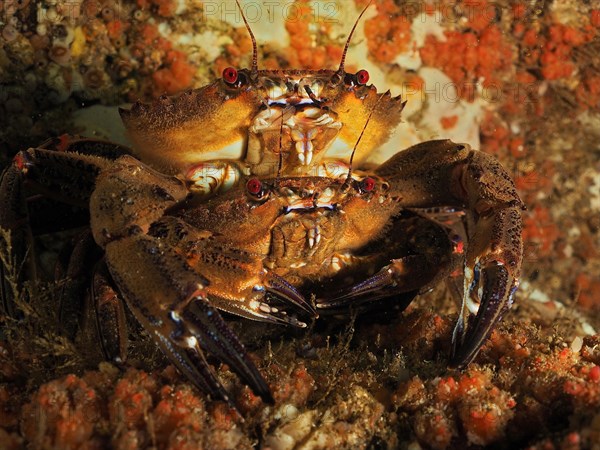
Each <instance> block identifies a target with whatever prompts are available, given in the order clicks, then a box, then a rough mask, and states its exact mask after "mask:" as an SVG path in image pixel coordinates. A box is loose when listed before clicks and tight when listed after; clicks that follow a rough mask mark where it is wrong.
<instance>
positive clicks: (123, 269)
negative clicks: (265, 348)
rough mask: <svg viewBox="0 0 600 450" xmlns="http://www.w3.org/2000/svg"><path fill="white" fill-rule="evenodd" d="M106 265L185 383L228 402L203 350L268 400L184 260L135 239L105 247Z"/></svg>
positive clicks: (265, 390) (144, 237) (203, 285)
mask: <svg viewBox="0 0 600 450" xmlns="http://www.w3.org/2000/svg"><path fill="white" fill-rule="evenodd" d="M106 263H107V266H108V268H109V270H110V272H111V275H112V277H113V278H114V280H115V282H116V283H117V285H118V286H119V287H120V289H121V291H122V293H123V295H124V297H125V300H126V301H127V305H128V306H129V308H130V309H131V311H132V312H133V314H134V315H135V316H136V318H137V320H138V321H139V322H140V323H141V324H142V325H144V326H145V328H147V329H148V330H150V334H151V336H152V337H153V339H154V340H155V341H156V342H157V344H158V345H159V346H160V347H161V348H162V349H163V351H164V352H165V354H167V356H169V358H170V359H171V360H172V361H173V362H174V363H175V364H176V365H177V366H178V367H179V369H180V370H181V371H182V372H183V373H184V374H186V375H187V376H188V377H189V378H190V381H192V382H193V383H194V384H196V385H197V386H198V387H199V388H201V389H205V390H206V391H208V392H209V393H210V394H211V395H214V396H216V397H218V398H223V399H225V400H227V401H228V402H230V403H231V400H230V399H229V396H228V394H227V392H226V391H225V390H224V388H223V387H222V385H221V383H220V382H219V381H218V379H217V378H216V376H215V375H214V373H212V371H211V369H210V368H209V366H208V363H207V362H206V358H205V356H204V350H207V351H209V352H211V353H213V354H214V355H215V356H217V357H218V358H219V359H220V360H222V361H225V362H226V363H228V364H230V365H231V367H232V368H233V370H234V371H235V372H236V373H238V374H239V375H240V376H241V377H242V378H243V379H244V380H245V381H246V382H247V383H248V384H249V385H250V386H251V387H252V389H253V390H254V391H255V392H256V393H257V395H260V396H261V397H262V398H263V399H264V400H266V401H272V397H271V394H270V391H269V388H268V386H267V384H266V383H265V381H264V379H263V378H262V375H261V374H260V372H259V371H258V369H257V368H256V366H255V365H254V363H253V362H252V360H251V359H250V358H249V356H248V354H247V352H246V350H245V349H244V347H243V345H242V344H241V343H240V342H239V340H238V339H237V337H236V336H235V334H234V333H233V332H232V331H231V330H230V328H229V327H228V325H227V324H226V323H225V321H224V320H223V319H222V318H221V315H220V314H219V312H218V310H217V309H216V308H215V307H213V306H211V305H210V303H209V301H208V299H207V297H206V294H205V288H206V286H208V285H209V281H208V280H206V279H204V278H202V277H201V276H200V275H199V274H197V273H196V272H195V271H194V270H193V269H192V267H190V265H189V264H188V263H187V261H186V260H185V258H184V257H183V256H181V255H180V254H179V253H177V252H176V251H175V250H174V249H173V248H171V247H170V246H169V245H168V244H165V243H163V242H160V241H159V240H157V239H155V238H153V237H150V236H147V235H144V234H139V235H134V236H129V237H123V238H121V239H119V240H116V241H112V242H110V243H108V244H107V245H106ZM132 267H135V268H137V269H136V270H131V268H132ZM194 362H195V363H196V364H194ZM231 404H232V403H231ZM232 405H233V404H232Z"/></svg>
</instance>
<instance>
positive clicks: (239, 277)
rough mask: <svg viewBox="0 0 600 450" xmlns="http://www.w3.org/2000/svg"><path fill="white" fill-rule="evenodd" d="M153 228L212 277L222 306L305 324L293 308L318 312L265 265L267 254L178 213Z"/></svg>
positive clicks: (212, 290) (214, 297)
mask: <svg viewBox="0 0 600 450" xmlns="http://www.w3.org/2000/svg"><path fill="white" fill-rule="evenodd" d="M149 234H150V235H151V236H153V237H156V238H159V239H161V241H163V242H166V243H168V244H169V245H171V246H172V247H174V248H177V249H179V250H180V251H184V252H185V256H186V259H187V261H188V264H190V266H191V267H193V268H194V270H195V271H196V272H197V273H199V274H201V275H202V276H205V277H207V278H208V279H209V280H210V281H211V282H210V285H209V286H208V287H207V290H206V293H207V295H208V297H209V298H210V300H211V303H212V304H213V305H214V306H215V307H217V308H218V309H219V310H221V311H227V312H229V313H231V314H236V315H238V316H242V317H246V318H248V319H253V320H260V321H264V322H270V323H274V324H284V325H292V326H297V327H301V328H304V327H306V323H305V322H301V321H300V320H298V319H297V318H296V316H295V314H290V311H288V310H289V309H291V308H294V309H295V310H296V311H295V312H298V313H300V314H302V315H305V316H308V317H314V316H315V311H314V309H313V307H312V305H311V304H310V303H309V302H308V301H307V300H306V299H305V298H304V297H303V296H302V294H300V293H299V292H298V291H297V290H296V288H295V287H293V286H292V285H290V284H289V283H288V282H287V281H286V280H285V279H284V278H282V277H279V276H277V275H276V274H275V273H274V272H272V271H270V270H267V269H265V268H264V266H263V259H264V255H257V254H255V253H252V252H250V251H247V250H242V249H239V248H236V247H234V246H232V245H231V244H229V243H228V242H227V239H223V236H218V235H215V233H213V232H210V231H207V230H199V229H197V228H195V227H192V226H191V225H189V224H187V223H186V222H184V221H183V220H182V219H180V218H178V217H173V216H165V217H163V218H161V219H160V220H158V221H156V222H154V223H153V224H152V226H151V228H150V230H149ZM274 302H275V303H278V305H273V304H272V303H274ZM280 304H281V305H283V306H281V307H280Z"/></svg>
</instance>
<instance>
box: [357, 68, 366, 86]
mask: <svg viewBox="0 0 600 450" xmlns="http://www.w3.org/2000/svg"><path fill="white" fill-rule="evenodd" d="M356 82H357V83H358V84H360V85H361V86H363V85H365V84H367V83H368V82H369V72H368V71H366V70H365V69H362V70H359V71H358V72H356Z"/></svg>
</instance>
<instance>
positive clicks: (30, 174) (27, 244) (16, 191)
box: [0, 136, 124, 316]
mask: <svg viewBox="0 0 600 450" xmlns="http://www.w3.org/2000/svg"><path fill="white" fill-rule="evenodd" d="M83 141H85V142H90V141H89V140H79V139H77V138H74V141H73V142H71V141H70V140H69V138H68V137H67V136H65V137H63V138H62V141H61V140H49V141H47V142H46V143H44V144H43V146H44V147H46V148H41V147H40V148H30V149H28V150H25V151H21V152H19V153H17V155H16V156H15V157H14V159H13V162H12V164H11V165H10V166H9V167H8V168H7V169H6V170H5V171H4V173H3V174H2V177H1V179H0V198H2V199H3V202H4V204H3V207H2V208H0V229H1V230H2V232H3V235H2V239H1V240H0V245H1V246H0V251H1V252H2V259H3V261H2V264H0V269H1V273H0V275H1V278H2V282H1V286H2V292H1V294H2V303H3V309H4V310H5V311H6V312H7V314H9V315H11V316H14V314H15V313H16V311H15V308H14V300H15V298H16V297H17V296H18V291H19V289H20V287H21V286H22V282H23V279H24V276H25V273H24V272H25V270H24V269H25V263H26V260H27V259H28V258H27V257H28V256H29V265H30V271H31V272H32V273H31V274H30V275H32V277H33V278H35V264H34V258H33V257H32V256H33V255H31V248H32V246H31V243H32V238H31V232H32V230H31V228H30V226H29V224H30V220H31V221H33V222H38V223H40V224H44V222H47V221H49V218H47V217H46V218H43V217H42V218H37V219H36V216H38V215H39V214H44V212H46V211H48V210H49V209H48V208H41V209H40V210H41V211H42V212H41V213H40V211H39V210H36V208H31V207H28V204H27V202H28V198H30V197H31V196H32V195H36V194H44V195H45V196H47V197H48V198H50V199H54V200H58V201H61V202H65V203H68V204H72V205H77V206H84V207H87V203H88V201H89V197H90V195H91V192H92V190H93V188H94V179H95V176H96V175H97V174H98V173H99V172H100V171H101V170H103V169H104V168H106V167H107V166H108V165H109V164H110V162H111V161H110V160H109V159H108V158H104V157H98V156H92V155H88V154H84V153H79V152H77V153H75V152H74V151H73V149H72V147H71V144H72V143H77V144H78V145H79V144H81V143H82V142H83ZM61 142H62V144H60V143H61ZM92 142H94V143H95V147H96V148H98V149H100V148H104V152H103V153H104V154H107V155H111V156H118V155H119V154H121V153H122V152H123V151H124V148H123V147H121V146H117V145H114V144H109V143H103V142H102V141H92ZM57 145H62V147H59V148H58V147H56V146H57ZM78 145H76V147H77V149H78V150H80V147H79V146H78ZM57 150H58V151H57ZM42 219H43V220H42ZM9 240H10V242H8V241H9Z"/></svg>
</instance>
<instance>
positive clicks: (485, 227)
mask: <svg viewBox="0 0 600 450" xmlns="http://www.w3.org/2000/svg"><path fill="white" fill-rule="evenodd" d="M376 173H377V175H379V176H381V177H383V178H385V179H386V181H387V182H389V184H390V191H391V193H392V195H395V196H397V198H398V202H399V204H400V206H402V207H404V208H425V207H432V206H455V207H459V208H463V209H465V211H466V213H467V220H468V230H467V231H468V245H467V249H466V256H465V267H464V273H465V281H464V283H465V289H464V296H463V304H462V307H461V314H460V317H459V320H458V323H457V325H456V328H455V331H454V335H453V355H452V358H451V359H452V363H453V364H454V365H457V366H464V365H466V364H468V363H469V362H471V361H472V360H473V358H474V357H475V356H476V355H477V352H478V351H479V348H480V347H481V345H482V344H483V342H484V341H485V339H486V338H487V337H488V335H489V334H490V332H491V330H492V329H493V327H494V326H495V325H496V324H497V323H498V321H499V320H500V319H501V317H502V315H503V314H504V313H505V312H506V311H507V310H508V309H509V308H510V306H511V304H512V302H513V297H514V293H515V290H516V289H517V286H518V285H519V276H520V272H521V262H522V258H523V242H522V238H521V230H522V219H521V211H522V210H523V209H524V208H525V207H524V204H523V202H522V201H521V199H520V198H519V196H518V194H517V191H516V189H515V185H514V183H513V181H512V180H511V178H510V176H509V175H508V174H507V173H506V171H505V170H504V169H503V167H502V166H501V165H500V163H499V162H498V161H497V160H496V159H495V158H494V157H492V156H490V155H487V154H485V153H482V152H479V151H474V150H471V149H470V148H469V147H468V146H467V145H463V144H455V143H453V142H451V141H448V140H440V141H428V142H424V143H422V144H418V145H415V146H413V147H410V148H409V149H407V150H405V151H403V152H400V153H398V154H396V155H395V156H393V157H392V158H390V159H389V160H388V161H386V162H385V163H384V164H383V165H381V166H380V167H379V168H378V169H377V170H376ZM469 312H471V313H475V312H476V316H475V317H474V319H473V320H468V316H469Z"/></svg>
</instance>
